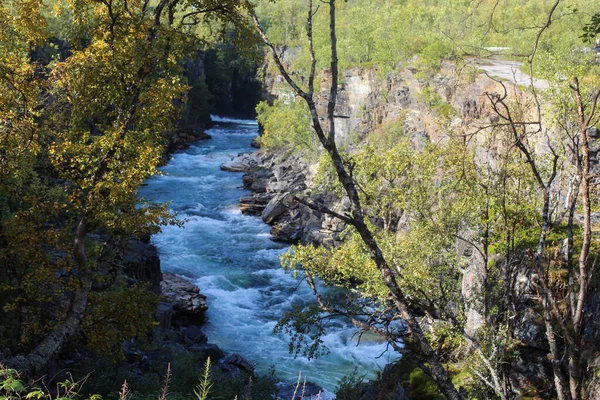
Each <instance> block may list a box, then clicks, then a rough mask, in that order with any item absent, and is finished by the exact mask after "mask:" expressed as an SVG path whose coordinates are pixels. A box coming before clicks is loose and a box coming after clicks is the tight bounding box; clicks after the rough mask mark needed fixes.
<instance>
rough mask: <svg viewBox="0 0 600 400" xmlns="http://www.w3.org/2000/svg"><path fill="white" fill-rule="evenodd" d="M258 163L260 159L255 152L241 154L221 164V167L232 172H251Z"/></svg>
mask: <svg viewBox="0 0 600 400" xmlns="http://www.w3.org/2000/svg"><path fill="white" fill-rule="evenodd" d="M257 165H258V159H257V158H256V156H255V155H254V154H247V153H245V154H240V155H239V156H237V157H236V158H234V159H233V160H231V161H225V162H224V163H223V164H221V169H222V170H224V171H230V172H250V171H252V169H253V168H255V167H256V166H257Z"/></svg>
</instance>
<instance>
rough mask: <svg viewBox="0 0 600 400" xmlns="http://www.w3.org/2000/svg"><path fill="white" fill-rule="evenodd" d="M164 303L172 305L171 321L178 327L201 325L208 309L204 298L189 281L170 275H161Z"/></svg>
mask: <svg viewBox="0 0 600 400" xmlns="http://www.w3.org/2000/svg"><path fill="white" fill-rule="evenodd" d="M160 287H161V292H162V295H163V297H165V299H166V302H168V303H170V304H172V305H173V317H172V318H173V321H174V322H177V323H178V324H179V325H188V324H189V323H202V322H203V321H204V313H205V312H206V310H207V309H208V305H207V304H206V296H204V295H203V294H201V293H200V290H199V289H198V288H197V287H196V286H195V285H193V284H192V283H191V282H190V281H188V280H187V279H185V278H182V277H180V276H177V275H175V274H171V273H164V274H163V281H162V282H161V284H160Z"/></svg>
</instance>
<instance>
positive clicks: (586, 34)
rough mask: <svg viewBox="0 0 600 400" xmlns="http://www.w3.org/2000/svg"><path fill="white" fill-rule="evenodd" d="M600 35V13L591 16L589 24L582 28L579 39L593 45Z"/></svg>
mask: <svg viewBox="0 0 600 400" xmlns="http://www.w3.org/2000/svg"><path fill="white" fill-rule="evenodd" d="M599 34H600V13H596V14H594V15H592V16H591V18H590V22H589V23H587V24H586V25H585V26H584V27H583V33H582V34H581V38H582V39H583V40H585V41H586V42H588V43H593V42H594V39H596V37H597V36H598V35H599Z"/></svg>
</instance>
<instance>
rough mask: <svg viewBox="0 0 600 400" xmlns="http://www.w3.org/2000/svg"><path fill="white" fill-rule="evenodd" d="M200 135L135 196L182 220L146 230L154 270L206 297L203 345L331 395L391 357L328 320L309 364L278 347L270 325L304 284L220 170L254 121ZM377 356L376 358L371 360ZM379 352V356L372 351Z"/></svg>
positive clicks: (282, 340)
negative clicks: (162, 205) (155, 254)
mask: <svg viewBox="0 0 600 400" xmlns="http://www.w3.org/2000/svg"><path fill="white" fill-rule="evenodd" d="M213 119H214V120H215V122H216V123H215V126H214V127H213V128H212V129H211V130H209V131H208V132H207V133H208V134H210V135H211V136H212V139H210V140H204V141H199V142H196V143H194V144H192V146H190V147H189V148H188V149H187V150H185V151H181V152H177V153H175V154H174V155H173V156H172V159H171V160H170V161H169V163H168V164H167V165H166V166H164V167H162V168H161V171H162V175H159V176H156V177H153V178H151V179H149V180H148V182H147V185H146V186H144V187H143V188H142V190H141V191H140V196H141V197H142V198H144V199H145V200H148V201H150V202H169V203H170V205H169V207H170V208H171V209H172V210H173V211H175V212H176V213H177V214H178V216H179V218H182V219H184V220H185V221H186V222H185V225H184V227H183V228H179V227H175V226H167V227H165V228H163V230H162V232H160V233H158V234H156V235H154V236H153V237H152V241H153V243H154V245H155V246H156V247H157V248H158V251H159V254H160V259H161V265H162V270H163V271H165V272H173V273H177V274H181V275H184V276H186V277H188V278H191V279H192V280H193V282H195V283H196V284H197V285H198V286H199V287H200V290H201V292H202V293H204V294H205V295H206V296H207V298H208V299H207V301H208V305H209V309H208V312H207V322H206V324H205V325H204V327H203V330H204V332H205V333H206V335H207V336H208V338H209V342H211V343H215V344H217V345H218V346H219V347H221V348H222V349H223V350H224V351H226V352H229V353H238V354H240V355H242V356H243V357H244V358H246V359H247V360H248V361H250V362H251V363H253V364H254V365H255V366H256V369H257V371H258V372H259V373H265V372H267V371H268V369H269V367H270V366H272V365H273V366H275V368H276V375H277V376H278V378H280V379H282V380H283V381H286V382H295V381H296V379H297V377H298V373H299V372H302V375H303V377H304V376H305V377H306V379H307V380H308V381H311V382H315V383H317V384H319V385H321V386H323V387H324V388H325V389H326V390H327V391H328V392H330V393H331V392H334V391H335V388H336V386H337V384H338V381H339V379H340V378H341V377H343V376H345V375H348V374H350V373H351V372H352V371H353V370H354V369H355V368H357V371H358V373H359V374H361V375H365V376H366V379H370V378H373V377H374V376H375V373H376V371H378V370H381V369H382V368H383V366H384V365H385V364H386V363H388V362H390V361H391V360H392V359H394V358H396V357H397V354H391V353H390V352H387V353H385V349H386V346H385V345H384V344H383V343H377V342H376V341H370V342H366V343H363V342H362V341H361V344H360V345H357V337H355V336H356V335H354V334H355V333H356V329H355V328H353V327H351V326H349V325H347V324H345V323H343V322H341V321H336V320H333V321H331V326H330V328H329V329H328V330H327V335H326V336H325V337H323V341H324V343H325V345H326V346H327V347H328V348H329V350H330V353H329V354H328V355H326V356H323V357H321V358H319V359H316V360H314V359H313V360H308V359H306V358H304V357H298V358H295V359H294V357H293V356H291V355H290V354H289V353H288V339H287V338H286V337H285V335H283V334H277V335H275V334H274V333H273V328H274V326H275V325H276V323H277V321H278V320H279V318H281V316H282V315H283V313H284V312H285V311H287V310H290V309H291V307H292V305H293V304H306V303H307V302H310V301H312V299H313V297H312V292H311V290H310V289H309V288H308V286H307V285H306V284H305V283H302V282H299V281H298V280H297V279H295V278H294V277H293V276H292V275H291V273H288V272H285V271H283V270H282V269H281V267H280V266H279V260H278V257H279V256H280V255H281V254H282V253H284V252H285V251H286V250H287V249H288V246H287V245H284V244H281V243H275V242H273V241H272V240H271V239H270V235H269V229H270V228H269V226H267V225H265V224H264V223H263V222H262V220H261V219H260V218H258V217H255V216H246V215H242V214H241V213H240V211H239V208H238V201H239V198H240V197H242V196H244V195H248V194H249V193H248V192H247V191H245V190H242V189H240V186H241V181H242V179H241V178H242V174H241V173H232V172H226V171H221V170H220V168H219V167H220V165H221V164H222V163H223V162H224V161H227V160H230V159H232V158H233V157H235V156H237V155H238V153H241V152H251V151H253V150H254V149H252V147H250V141H251V139H252V138H253V137H255V136H256V135H257V133H258V126H257V125H256V122H255V121H246V120H230V119H226V118H218V117H215V118H213ZM382 353H383V356H381V355H382ZM380 356H381V357H380Z"/></svg>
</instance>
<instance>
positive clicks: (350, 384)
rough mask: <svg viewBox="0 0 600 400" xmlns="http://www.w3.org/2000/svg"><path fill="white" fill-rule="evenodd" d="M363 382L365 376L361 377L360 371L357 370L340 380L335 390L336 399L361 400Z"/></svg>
mask: <svg viewBox="0 0 600 400" xmlns="http://www.w3.org/2000/svg"><path fill="white" fill-rule="evenodd" d="M363 382H364V376H361V375H360V374H359V373H358V369H356V368H355V369H354V371H352V373H351V374H350V375H346V376H344V377H343V378H342V379H340V382H339V383H338V386H337V387H336V390H335V398H336V399H337V400H361V398H362V390H361V385H362V384H363Z"/></svg>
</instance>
